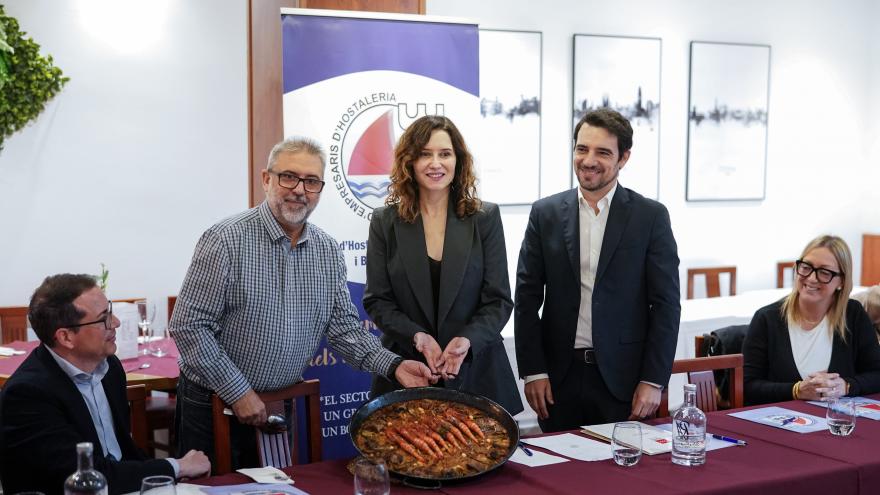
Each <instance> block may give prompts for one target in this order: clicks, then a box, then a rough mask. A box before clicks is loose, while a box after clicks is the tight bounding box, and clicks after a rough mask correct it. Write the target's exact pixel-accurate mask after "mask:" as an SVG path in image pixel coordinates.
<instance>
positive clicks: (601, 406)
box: [538, 358, 632, 433]
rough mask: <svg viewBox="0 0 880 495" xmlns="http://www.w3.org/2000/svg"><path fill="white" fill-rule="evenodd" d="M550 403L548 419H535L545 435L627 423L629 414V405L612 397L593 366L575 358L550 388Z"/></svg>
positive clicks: (629, 403)
mask: <svg viewBox="0 0 880 495" xmlns="http://www.w3.org/2000/svg"><path fill="white" fill-rule="evenodd" d="M553 401H554V402H555V404H553V405H550V404H548V406H547V412H548V414H549V415H550V417H549V418H547V419H545V420H542V419H539V420H538V425H539V426H540V427H541V431H543V432H545V433H549V432H554V431H564V430H574V429H577V428H579V427H581V426H585V425H595V424H603V423H614V422H617V421H626V419H627V418H628V417H629V415H630V413H631V412H632V402H631V401H629V402H624V401H620V400H618V399H617V398H616V397H614V395H612V394H611V391H610V390H608V387H607V386H606V385H605V381H604V380H603V379H602V375H601V374H600V373H599V368H598V367H597V366H596V365H595V364H587V363H585V362H584V361H583V359H576V358H572V363H571V366H570V367H569V368H568V373H567V374H566V376H565V377H564V378H563V379H562V381H561V382H560V383H559V384H557V385H556V387H554V388H553Z"/></svg>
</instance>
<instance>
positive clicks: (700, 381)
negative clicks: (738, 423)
mask: <svg viewBox="0 0 880 495" xmlns="http://www.w3.org/2000/svg"><path fill="white" fill-rule="evenodd" d="M724 369H730V370H732V371H733V379H732V380H730V384H729V388H728V392H729V394H730V395H729V397H731V400H730V406H731V407H734V408H736V407H742V406H743V355H742V354H727V355H724V356H710V357H701V358H694V359H677V360H675V361H674V362H673V363H672V373H673V374H676V373H687V374H688V382H689V383H693V384H695V385H696V386H697V407H699V408H700V409H702V410H703V412H710V411H717V410H718V402H717V398H716V389H715V375H714V373H713V371H714V370H724ZM666 416H669V394H668V390H666V389H664V390H663V394H662V396H661V398H660V407H659V408H658V409H657V417H666Z"/></svg>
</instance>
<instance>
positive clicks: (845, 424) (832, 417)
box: [825, 397, 856, 437]
mask: <svg viewBox="0 0 880 495" xmlns="http://www.w3.org/2000/svg"><path fill="white" fill-rule="evenodd" d="M825 419H827V420H828V430H829V431H831V434H832V435H836V436H839V437H845V436H847V435H849V434H850V433H852V432H853V430H854V429H855V427H856V401H855V400H853V399H851V398H847V397H838V398H836V399H834V400H832V401H831V402H829V403H828V408H827V409H826V410H825Z"/></svg>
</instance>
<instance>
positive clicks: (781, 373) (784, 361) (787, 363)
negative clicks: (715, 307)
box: [743, 300, 880, 405]
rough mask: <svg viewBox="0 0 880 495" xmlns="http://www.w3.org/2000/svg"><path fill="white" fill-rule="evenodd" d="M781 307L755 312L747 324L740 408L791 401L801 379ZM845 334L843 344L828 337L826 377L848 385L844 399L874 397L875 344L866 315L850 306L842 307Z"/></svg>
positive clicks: (878, 357)
mask: <svg viewBox="0 0 880 495" xmlns="http://www.w3.org/2000/svg"><path fill="white" fill-rule="evenodd" d="M781 306H782V301H777V302H775V303H773V304H771V305H769V306H765V307H763V308H761V309H759V310H758V311H757V312H756V313H755V316H754V317H753V318H752V322H751V324H749V331H748V334H746V338H745V341H744V342H743V357H744V360H745V365H744V376H745V403H746V405H754V404H766V403H769V402H780V401H786V400H791V399H792V396H791V389H792V387H794V384H795V382H797V381H799V380H800V379H801V376H800V373H798V370H797V366H796V365H795V362H794V357H793V356H792V351H791V340H790V339H789V337H788V323H787V322H786V321H785V319H784V318H783V317H782V315H781V314H780V308H781ZM846 328H847V331H846V342H844V341H843V340H842V339H841V338H840V337H839V336H838V335H837V334H836V333H835V334H834V341H833V342H834V343H833V344H832V350H831V362H829V363H828V372H829V373H838V374H840V376H841V378H843V379H844V380H846V381H847V383H849V385H850V389H849V395H850V396H857V395H865V394H872V393H875V392H880V344H878V342H877V337H876V335H875V334H874V331H873V328H872V327H871V321H870V319H869V318H868V315H867V313H865V310H864V309H863V308H862V306H861V305H860V304H859V303H858V302H856V301H853V300H850V301H849V303H848V304H847V306H846Z"/></svg>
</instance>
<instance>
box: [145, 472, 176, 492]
mask: <svg viewBox="0 0 880 495" xmlns="http://www.w3.org/2000/svg"><path fill="white" fill-rule="evenodd" d="M146 494H149V495H177V489H176V488H175V487H174V478H172V477H171V476H147V477H146V478H144V479H143V480H142V481H141V495H146Z"/></svg>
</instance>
